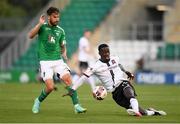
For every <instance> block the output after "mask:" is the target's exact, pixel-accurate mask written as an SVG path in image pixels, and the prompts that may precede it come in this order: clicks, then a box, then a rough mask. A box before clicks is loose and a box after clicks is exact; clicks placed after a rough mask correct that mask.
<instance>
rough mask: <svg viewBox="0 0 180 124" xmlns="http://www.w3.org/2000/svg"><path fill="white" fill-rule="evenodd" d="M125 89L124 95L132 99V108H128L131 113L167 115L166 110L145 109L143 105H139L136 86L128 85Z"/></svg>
mask: <svg viewBox="0 0 180 124" xmlns="http://www.w3.org/2000/svg"><path fill="white" fill-rule="evenodd" d="M123 91H124V96H125V97H126V98H127V99H128V100H129V101H130V106H131V107H132V109H127V112H128V113H129V114H130V115H137V116H139V113H140V114H141V115H147V116H152V115H166V112H164V111H157V110H155V109H152V108H150V109H147V110H145V109H143V108H142V107H140V106H139V104H138V101H137V99H136V98H135V91H134V88H133V87H132V86H131V85H130V86H128V85H127V86H126V87H124V89H123Z"/></svg>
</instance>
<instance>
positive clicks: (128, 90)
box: [122, 81, 142, 116]
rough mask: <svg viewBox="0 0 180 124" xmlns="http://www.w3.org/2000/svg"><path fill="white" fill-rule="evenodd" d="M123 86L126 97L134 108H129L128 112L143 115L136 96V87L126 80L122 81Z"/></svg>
mask: <svg viewBox="0 0 180 124" xmlns="http://www.w3.org/2000/svg"><path fill="white" fill-rule="evenodd" d="M122 87H123V94H124V96H125V97H126V99H127V100H128V101H129V103H130V107H131V108H132V109H128V110H127V112H128V113H129V114H130V115H136V116H142V114H141V113H140V111H139V103H138V100H137V99H136V98H135V91H134V88H133V87H132V86H131V85H130V84H129V82H128V81H124V82H123V83H122Z"/></svg>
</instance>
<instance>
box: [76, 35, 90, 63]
mask: <svg viewBox="0 0 180 124" xmlns="http://www.w3.org/2000/svg"><path fill="white" fill-rule="evenodd" d="M89 47H90V46H89V41H88V39H87V38H86V37H82V38H80V40H79V56H78V59H79V61H82V62H88V58H89V54H88V53H87V52H86V51H85V49H89Z"/></svg>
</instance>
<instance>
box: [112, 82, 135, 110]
mask: <svg viewBox="0 0 180 124" xmlns="http://www.w3.org/2000/svg"><path fill="white" fill-rule="evenodd" d="M127 87H128V88H127ZM126 88H127V89H128V90H130V92H132V94H131V96H130V97H129V98H127V95H126V94H125V92H124V89H126ZM127 89H126V90H127ZM135 96H136V93H135V89H134V87H133V86H132V85H131V84H130V82H129V81H123V82H122V83H121V84H120V85H119V86H118V87H117V88H116V89H115V91H114V92H112V97H113V99H114V101H115V102H116V103H117V104H118V105H120V106H122V107H124V108H126V109H129V108H130V98H135Z"/></svg>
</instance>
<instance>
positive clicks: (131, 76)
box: [118, 63, 134, 80]
mask: <svg viewBox="0 0 180 124" xmlns="http://www.w3.org/2000/svg"><path fill="white" fill-rule="evenodd" d="M118 65H119V67H120V69H121V70H122V71H123V72H124V73H126V75H127V76H128V78H129V79H130V80H131V79H134V75H133V74H132V73H131V72H129V71H126V70H125V69H124V67H123V66H122V65H121V64H120V63H119V64H118Z"/></svg>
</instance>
